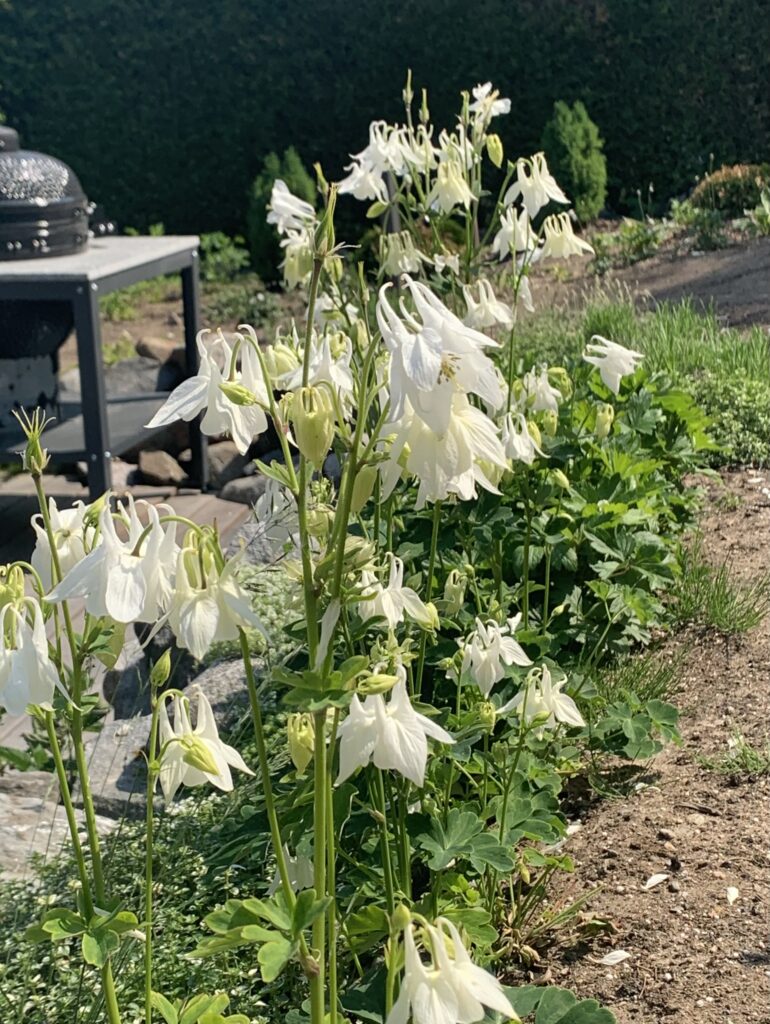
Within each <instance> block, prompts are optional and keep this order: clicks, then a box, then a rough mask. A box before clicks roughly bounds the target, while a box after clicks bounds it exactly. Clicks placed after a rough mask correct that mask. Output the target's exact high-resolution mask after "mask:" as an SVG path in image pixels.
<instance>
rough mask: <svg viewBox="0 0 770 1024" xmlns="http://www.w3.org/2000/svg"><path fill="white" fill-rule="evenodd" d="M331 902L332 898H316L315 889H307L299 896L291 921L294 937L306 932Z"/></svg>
mask: <svg viewBox="0 0 770 1024" xmlns="http://www.w3.org/2000/svg"><path fill="white" fill-rule="evenodd" d="M330 903H331V899H329V898H326V899H322V900H317V899H316V898H315V889H305V890H304V891H303V892H301V893H300V894H299V896H297V902H296V903H295V904H294V915H293V919H292V923H291V933H292V935H293V936H294V938H299V936H300V935H301V934H302V932H304V930H305V929H306V928H309V927H310V925H311V924H312V923H313V921H315V919H316V918H317V917H319V916H320V915H321V914H323V912H324V911H325V910H326V908H327V907H328V906H329V904H330Z"/></svg>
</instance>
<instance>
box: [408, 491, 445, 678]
mask: <svg viewBox="0 0 770 1024" xmlns="http://www.w3.org/2000/svg"><path fill="white" fill-rule="evenodd" d="M441 507H442V505H441V502H440V501H437V502H436V504H435V505H434V506H433V529H432V530H431V536H430V553H429V555H428V579H427V582H426V584H425V603H426V604H427V603H428V602H429V601H430V599H431V598H432V597H433V573H434V572H435V570H436V551H437V549H438V533H439V528H440V526H441ZM427 647H428V634H427V631H425V630H423V634H422V638H421V639H420V653H419V657H418V660H417V672H416V673H415V677H414V696H415V697H417V698H419V696H420V693H421V692H422V675H423V671H424V669H425V653H426V650H427Z"/></svg>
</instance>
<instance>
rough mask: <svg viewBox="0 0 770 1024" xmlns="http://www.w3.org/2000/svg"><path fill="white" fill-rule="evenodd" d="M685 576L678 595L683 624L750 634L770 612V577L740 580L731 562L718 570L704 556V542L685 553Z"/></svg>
mask: <svg viewBox="0 0 770 1024" xmlns="http://www.w3.org/2000/svg"><path fill="white" fill-rule="evenodd" d="M681 565H682V576H681V578H680V580H679V583H678V585H677V587H676V590H675V591H674V602H675V606H674V614H675V616H676V619H677V621H678V622H679V623H681V624H684V623H695V624H697V625H700V626H704V627H705V628H707V629H715V630H718V631H719V632H720V633H725V634H727V635H731V636H732V635H737V634H740V633H748V632H749V630H752V629H754V627H755V626H758V625H759V623H760V622H761V621H762V620H763V619H764V617H765V616H766V615H767V614H768V612H770V573H765V574H763V575H762V576H760V577H759V578H758V579H756V580H754V581H753V582H752V583H749V584H743V583H741V582H739V581H738V580H736V579H735V578H734V577H733V575H732V573H731V571H730V566H729V564H728V563H727V562H723V563H722V564H721V565H720V566H717V567H716V568H715V567H714V566H712V565H710V564H709V563H708V562H707V561H706V559H705V558H704V555H703V538H702V537H698V538H697V539H696V540H695V542H694V543H693V544H692V545H691V546H690V547H689V548H688V549H685V550H684V551H683V552H682V559H681Z"/></svg>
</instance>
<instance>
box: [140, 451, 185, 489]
mask: <svg viewBox="0 0 770 1024" xmlns="http://www.w3.org/2000/svg"><path fill="white" fill-rule="evenodd" d="M139 469H140V471H141V474H142V476H143V477H144V480H145V482H146V483H148V484H181V483H183V482H184V481H185V480H186V479H187V474H186V473H185V471H184V470H183V469H182V467H181V466H180V465H179V463H178V462H177V461H176V459H175V458H174V456H173V455H169V453H168V452H164V451H160V450H158V451H141V452H139Z"/></svg>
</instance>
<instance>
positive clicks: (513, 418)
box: [501, 412, 546, 466]
mask: <svg viewBox="0 0 770 1024" xmlns="http://www.w3.org/2000/svg"><path fill="white" fill-rule="evenodd" d="M501 436H502V441H503V448H504V449H505V454H506V455H507V456H508V458H509V459H512V460H513V461H514V462H523V463H524V464H525V465H526V466H531V465H532V463H533V462H534V461H535V456H536V455H542V456H543V457H544V458H545V457H546V456H545V455H544V453H543V452H542V451H541V449H540V446H539V445H538V443H537V441H536V440H535V439H534V437H533V436H532V434H531V433H530V429H529V425H528V424H527V418H526V416H525V415H524V413H521V412H520V413H516V414H513V413H508V415H507V416H506V417H505V419H504V421H503V427H502V431H501Z"/></svg>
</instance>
